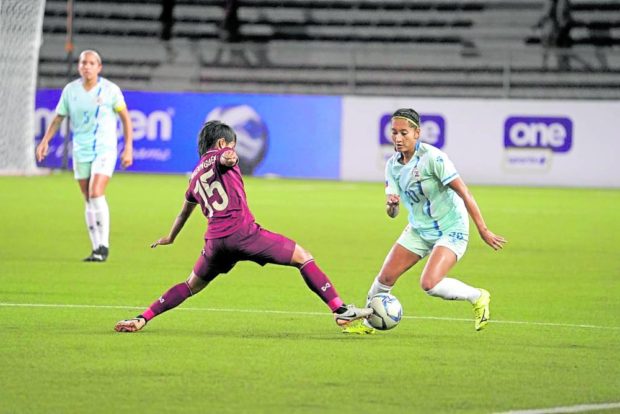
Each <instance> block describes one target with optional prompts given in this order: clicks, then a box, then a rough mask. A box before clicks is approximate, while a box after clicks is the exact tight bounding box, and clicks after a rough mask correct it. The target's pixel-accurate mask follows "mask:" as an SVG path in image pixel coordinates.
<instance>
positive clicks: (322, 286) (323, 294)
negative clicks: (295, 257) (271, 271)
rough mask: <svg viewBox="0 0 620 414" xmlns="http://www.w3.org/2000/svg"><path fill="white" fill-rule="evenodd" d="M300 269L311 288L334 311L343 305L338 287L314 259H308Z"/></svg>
mask: <svg viewBox="0 0 620 414" xmlns="http://www.w3.org/2000/svg"><path fill="white" fill-rule="evenodd" d="M299 271H300V272H301V275H302V276H303V278H304V280H305V282H306V284H307V285H308V287H309V288H310V290H312V291H313V292H314V293H316V294H317V295H318V296H319V297H320V298H321V300H322V301H323V302H325V303H326V304H327V306H329V308H330V309H331V310H332V312H333V311H335V310H336V309H338V308H339V307H341V306H342V305H343V302H342V299H340V296H338V292H336V288H335V287H334V285H333V284H332V282H331V281H330V280H329V278H328V277H327V275H325V273H323V272H322V271H321V269H319V267H318V266H317V265H316V263H314V260H308V261H307V262H306V263H304V264H303V265H302V266H301V267H300V268H299Z"/></svg>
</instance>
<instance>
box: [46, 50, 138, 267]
mask: <svg viewBox="0 0 620 414" xmlns="http://www.w3.org/2000/svg"><path fill="white" fill-rule="evenodd" d="M102 68H103V66H102V63H101V57H100V56H99V54H98V53H97V52H95V51H94V50H85V51H83V52H82V53H81V54H80V59H79V63H78V71H79V73H80V79H76V80H74V81H73V82H70V83H69V84H67V85H66V86H65V87H64V89H63V90H62V95H61V96H60V101H59V102H58V105H57V106H56V116H55V117H54V119H53V120H52V122H51V123H50V125H49V127H48V128H47V131H46V132H45V135H44V136H43V139H42V140H41V142H40V143H39V145H38V146H37V148H36V157H37V161H39V162H41V161H42V160H43V159H44V158H45V157H46V155H47V152H48V149H49V142H50V140H51V139H52V138H53V137H54V135H56V132H57V131H58V128H60V124H61V123H62V121H63V119H64V118H65V117H66V116H69V119H70V122H71V130H72V131H73V170H74V176H75V179H76V180H78V184H79V186H80V190H81V191H82V194H83V195H84V200H85V201H86V205H85V216H86V227H87V229H88V235H89V237H90V241H91V244H92V252H91V254H90V256H88V257H87V258H85V259H84V260H85V261H88V262H103V261H105V260H106V259H107V258H108V254H109V247H110V240H109V238H110V211H109V208H108V203H107V201H106V198H105V190H106V187H107V185H108V182H109V181H110V178H111V177H112V174H113V173H114V167H115V166H116V160H117V139H118V138H117V136H116V119H117V118H116V116H117V115H118V117H119V118H120V119H121V123H122V124H123V136H124V139H125V144H124V148H123V152H122V154H121V166H122V167H123V168H127V167H129V166H130V165H131V164H132V163H133V139H132V138H133V130H132V125H131V119H130V117H129V112H128V111H127V105H126V104H125V98H124V97H123V93H122V92H121V90H120V88H119V87H118V86H116V85H115V84H114V83H112V82H110V81H109V80H107V79H105V78H103V77H101V76H99V73H101V70H102Z"/></svg>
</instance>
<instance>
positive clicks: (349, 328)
mask: <svg viewBox="0 0 620 414" xmlns="http://www.w3.org/2000/svg"><path fill="white" fill-rule="evenodd" d="M376 332H377V330H376V329H375V328H373V327H372V326H368V324H367V323H366V321H355V322H351V323H348V324H346V325H344V326H343V327H342V333H343V334H355V335H374V334H375V333H376Z"/></svg>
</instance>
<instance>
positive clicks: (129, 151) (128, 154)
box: [121, 147, 133, 168]
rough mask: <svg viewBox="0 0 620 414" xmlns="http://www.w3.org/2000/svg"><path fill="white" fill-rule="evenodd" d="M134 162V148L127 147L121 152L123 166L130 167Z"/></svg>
mask: <svg viewBox="0 0 620 414" xmlns="http://www.w3.org/2000/svg"><path fill="white" fill-rule="evenodd" d="M131 164H133V148H132V147H125V149H124V150H123V152H122V153H121V167H123V168H129V167H130V166H131Z"/></svg>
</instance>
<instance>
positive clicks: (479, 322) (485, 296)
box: [473, 289, 491, 331]
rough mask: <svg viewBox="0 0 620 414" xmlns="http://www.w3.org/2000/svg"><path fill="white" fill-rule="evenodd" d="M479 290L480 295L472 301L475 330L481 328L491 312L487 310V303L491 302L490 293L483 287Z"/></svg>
mask: <svg viewBox="0 0 620 414" xmlns="http://www.w3.org/2000/svg"><path fill="white" fill-rule="evenodd" d="M479 290H480V297H479V298H478V300H477V301H475V302H474V303H473V305H474V318H475V328H476V330H477V331H481V330H483V329H484V328H485V327H486V326H487V324H488V323H489V319H490V318H491V314H490V312H489V303H490V302H491V294H490V293H489V292H487V291H486V290H484V289H479Z"/></svg>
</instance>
